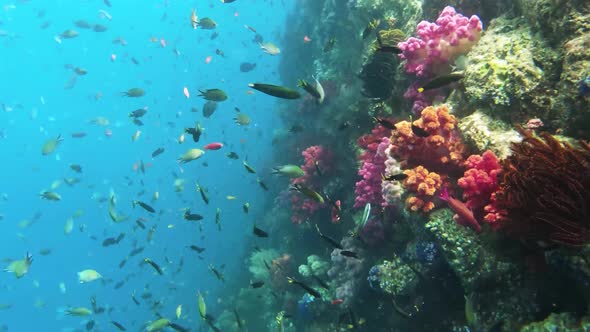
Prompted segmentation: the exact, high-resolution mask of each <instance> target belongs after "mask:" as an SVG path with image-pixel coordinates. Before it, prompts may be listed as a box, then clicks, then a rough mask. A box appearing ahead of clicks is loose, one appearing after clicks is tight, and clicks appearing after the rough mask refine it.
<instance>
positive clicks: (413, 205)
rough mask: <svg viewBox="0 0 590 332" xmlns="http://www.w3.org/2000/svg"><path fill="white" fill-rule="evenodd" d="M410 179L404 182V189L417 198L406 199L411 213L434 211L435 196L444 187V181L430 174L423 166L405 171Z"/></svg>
mask: <svg viewBox="0 0 590 332" xmlns="http://www.w3.org/2000/svg"><path fill="white" fill-rule="evenodd" d="M404 174H406V175H407V176H408V177H407V178H406V179H405V180H404V182H403V184H404V187H405V188H406V189H407V190H408V192H414V193H415V196H410V197H408V199H406V206H407V207H408V209H410V210H411V211H423V212H428V211H430V210H432V209H434V202H433V200H434V194H435V193H436V191H437V190H438V189H440V187H441V186H442V183H443V179H442V178H441V176H440V175H439V174H437V173H435V172H429V171H428V170H427V169H426V168H424V167H423V166H418V167H415V168H413V169H408V170H405V171H404Z"/></svg>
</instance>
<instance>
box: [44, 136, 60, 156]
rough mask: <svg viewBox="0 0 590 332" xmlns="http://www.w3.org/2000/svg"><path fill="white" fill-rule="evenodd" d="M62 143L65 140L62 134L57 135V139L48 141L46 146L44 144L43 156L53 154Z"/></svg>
mask: <svg viewBox="0 0 590 332" xmlns="http://www.w3.org/2000/svg"><path fill="white" fill-rule="evenodd" d="M62 141H63V138H62V137H61V134H60V135H57V137H56V138H51V139H49V140H47V142H45V144H43V147H42V148H41V154H42V155H44V156H47V155H49V154H52V153H53V152H54V151H55V149H57V147H58V145H59V144H60V143H61V142H62Z"/></svg>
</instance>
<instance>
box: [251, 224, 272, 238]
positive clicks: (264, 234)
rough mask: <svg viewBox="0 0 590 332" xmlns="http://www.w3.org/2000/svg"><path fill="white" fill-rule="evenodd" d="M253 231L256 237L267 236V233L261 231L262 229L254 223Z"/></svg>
mask: <svg viewBox="0 0 590 332" xmlns="http://www.w3.org/2000/svg"><path fill="white" fill-rule="evenodd" d="M253 233H254V235H256V236H258V237H268V233H267V232H265V231H263V230H262V229H260V228H258V227H256V225H254V228H253Z"/></svg>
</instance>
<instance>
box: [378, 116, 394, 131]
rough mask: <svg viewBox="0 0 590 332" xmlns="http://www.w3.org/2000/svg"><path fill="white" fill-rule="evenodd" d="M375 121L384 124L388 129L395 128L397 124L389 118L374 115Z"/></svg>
mask: <svg viewBox="0 0 590 332" xmlns="http://www.w3.org/2000/svg"><path fill="white" fill-rule="evenodd" d="M373 121H375V122H377V123H378V124H380V125H382V126H383V127H385V128H387V129H391V130H395V124H394V123H393V122H391V121H389V120H387V119H384V118H378V117H373Z"/></svg>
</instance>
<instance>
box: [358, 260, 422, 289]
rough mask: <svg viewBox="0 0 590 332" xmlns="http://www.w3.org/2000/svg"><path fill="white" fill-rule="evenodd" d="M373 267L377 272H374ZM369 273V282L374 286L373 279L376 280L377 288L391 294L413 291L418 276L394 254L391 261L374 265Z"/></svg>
mask: <svg viewBox="0 0 590 332" xmlns="http://www.w3.org/2000/svg"><path fill="white" fill-rule="evenodd" d="M374 268H376V269H377V271H378V272H376V273H375V270H374ZM370 271H373V275H371V273H369V275H370V277H369V279H368V280H369V283H370V285H372V286H373V287H374V283H375V279H377V280H378V285H379V289H381V290H382V291H384V292H385V293H388V294H392V295H410V294H413V293H415V288H416V286H417V285H418V281H419V277H418V275H417V274H416V273H415V272H414V270H412V268H410V267H409V266H408V265H407V264H405V263H403V262H402V260H401V258H400V257H397V256H394V257H393V258H392V260H391V261H384V262H383V263H382V264H379V265H377V266H374V267H373V268H371V270H370Z"/></svg>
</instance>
